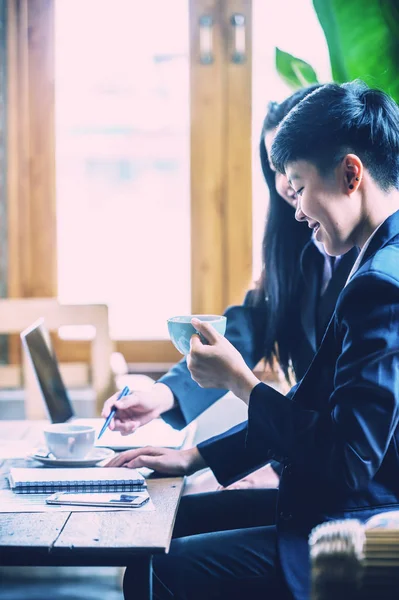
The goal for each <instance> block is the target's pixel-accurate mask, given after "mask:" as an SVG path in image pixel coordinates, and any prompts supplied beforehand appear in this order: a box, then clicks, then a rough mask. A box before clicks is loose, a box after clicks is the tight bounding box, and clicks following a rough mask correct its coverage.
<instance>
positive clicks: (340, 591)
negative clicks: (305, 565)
mask: <svg viewBox="0 0 399 600" xmlns="http://www.w3.org/2000/svg"><path fill="white" fill-rule="evenodd" d="M309 546H310V557H311V568H312V600H333V599H334V600H337V598H338V599H341V600H346V599H350V600H360V599H361V600H393V599H394V598H395V599H396V598H399V511H392V512H384V513H381V514H379V515H376V516H374V517H372V518H371V519H369V521H367V523H366V524H362V523H360V521H357V520H355V519H348V520H342V521H331V522H328V523H323V524H322V525H319V526H318V527H316V528H315V529H313V531H312V533H311V535H310V538H309Z"/></svg>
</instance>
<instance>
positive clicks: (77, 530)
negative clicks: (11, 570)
mask: <svg viewBox="0 0 399 600" xmlns="http://www.w3.org/2000/svg"><path fill="white" fill-rule="evenodd" d="M39 436H40V433H39V426H38V424H37V422H36V423H35V422H34V421H0V440H2V441H4V440H10V441H13V440H27V441H29V442H32V446H35V445H36V444H37V442H38V439H39ZM10 463H13V465H14V466H27V464H29V461H26V460H24V459H18V460H16V459H11V460H10V459H1V457H0V488H2V489H4V488H5V487H6V488H8V482H7V480H6V478H5V474H6V473H7V472H8V470H9V466H10ZM31 464H32V465H33V464H35V465H37V463H34V461H32V462H31ZM147 483H148V491H149V493H150V496H151V499H152V501H153V503H154V505H155V509H156V510H155V511H148V512H140V511H138V512H135V511H134V510H132V511H119V512H96V511H95V509H93V512H80V513H79V512H75V513H73V512H63V513H58V512H57V513H56V512H47V513H0V565H12V566H33V565H41V566H51V565H53V566H55V565H57V566H107V567H108V566H126V565H128V564H129V565H134V566H135V567H137V591H136V596H135V597H137V599H138V600H141V599H143V600H144V599H146V600H147V599H151V598H152V572H151V569H152V556H153V555H154V554H159V553H162V554H163V553H166V552H168V550H169V545H170V541H171V537H172V530H173V526H174V522H175V517H176V513H177V509H178V506H179V501H180V496H181V492H182V489H183V485H184V480H183V478H180V477H178V478H159V479H149V480H148V482H147Z"/></svg>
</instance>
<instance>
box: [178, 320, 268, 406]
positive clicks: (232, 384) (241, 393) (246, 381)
mask: <svg viewBox="0 0 399 600" xmlns="http://www.w3.org/2000/svg"><path fill="white" fill-rule="evenodd" d="M191 322H192V324H193V326H194V327H195V329H196V330H197V331H199V332H200V333H201V334H202V335H203V336H204V338H205V339H206V340H207V341H208V343H209V345H205V344H203V343H202V342H201V340H200V338H199V336H198V335H193V336H192V338H191V350H190V353H189V354H188V356H187V367H188V369H189V371H190V373H191V377H192V378H193V379H194V381H196V382H197V383H198V385H200V386H201V387H204V388H222V389H227V390H231V391H232V392H233V393H234V394H235V395H236V396H238V397H239V398H241V400H244V402H246V403H248V402H249V396H250V394H251V391H252V389H253V388H254V387H255V385H257V384H258V383H259V379H258V378H257V377H255V375H254V374H253V373H252V371H251V369H250V368H249V367H248V366H247V365H246V363H245V361H244V359H243V357H242V356H241V354H240V353H239V352H238V350H236V348H234V346H233V345H232V344H230V342H229V341H228V340H226V338H225V337H223V336H222V335H220V334H219V333H218V332H217V331H216V330H215V329H214V328H213V327H212V325H210V324H209V323H206V322H204V321H200V320H198V319H193V320H192V321H191Z"/></svg>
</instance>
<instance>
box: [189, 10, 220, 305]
mask: <svg viewBox="0 0 399 600" xmlns="http://www.w3.org/2000/svg"><path fill="white" fill-rule="evenodd" d="M220 8H221V3H220V2H219V1H218V0H190V43H191V49H190V92H191V101H190V108H191V281H192V283H191V290H192V311H193V312H194V313H220V312H222V311H223V310H224V308H225V303H224V284H225V282H224V265H223V261H224V243H223V229H224V224H223V222H224V185H225V181H224V148H223V136H224V127H225V119H224V112H225V105H224V67H223V63H222V55H223V43H224V40H223V38H222V31H221V26H220V21H221V13H220ZM204 15H208V16H210V17H211V18H212V20H213V27H212V52H213V54H214V60H213V63H211V64H201V63H200V53H201V49H200V25H199V21H200V17H201V16H204Z"/></svg>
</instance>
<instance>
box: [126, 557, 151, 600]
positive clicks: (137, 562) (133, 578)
mask: <svg viewBox="0 0 399 600" xmlns="http://www.w3.org/2000/svg"><path fill="white" fill-rule="evenodd" d="M128 570H129V572H130V576H129V574H128V577H127V580H125V581H124V586H123V588H124V590H123V591H124V594H125V600H130V599H131V598H134V600H152V556H137V558H134V559H133V560H132V561H131V563H130V565H129V567H128ZM125 587H126V589H125Z"/></svg>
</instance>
